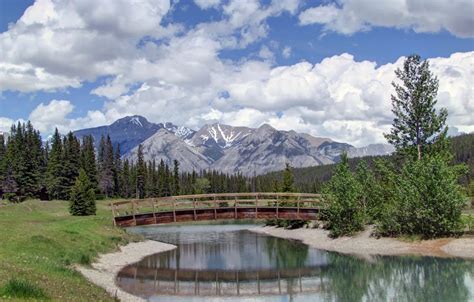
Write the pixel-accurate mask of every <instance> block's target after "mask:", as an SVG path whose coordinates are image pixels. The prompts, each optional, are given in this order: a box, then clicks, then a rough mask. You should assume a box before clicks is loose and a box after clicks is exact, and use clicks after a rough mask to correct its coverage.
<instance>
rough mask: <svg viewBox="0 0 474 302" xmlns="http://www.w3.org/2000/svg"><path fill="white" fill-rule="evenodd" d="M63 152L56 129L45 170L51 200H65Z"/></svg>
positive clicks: (65, 182)
mask: <svg viewBox="0 0 474 302" xmlns="http://www.w3.org/2000/svg"><path fill="white" fill-rule="evenodd" d="M63 168H64V152H63V142H62V140H61V135H60V134H59V131H58V129H57V128H56V130H55V131H54V135H53V138H52V144H51V151H50V152H49V161H48V165H47V168H46V188H47V189H48V194H49V197H50V198H52V199H66V197H67V186H66V184H67V180H66V177H65V175H64V169H63Z"/></svg>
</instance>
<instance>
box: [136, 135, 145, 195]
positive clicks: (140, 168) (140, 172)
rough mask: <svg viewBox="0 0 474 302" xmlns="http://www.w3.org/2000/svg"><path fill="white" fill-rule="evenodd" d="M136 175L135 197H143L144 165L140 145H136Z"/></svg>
mask: <svg viewBox="0 0 474 302" xmlns="http://www.w3.org/2000/svg"><path fill="white" fill-rule="evenodd" d="M136 170H137V172H136V173H137V175H136V186H137V187H136V195H137V198H144V197H145V179H146V178H145V177H146V165H145V160H144V159H143V146H142V144H140V145H138V152H137V168H136Z"/></svg>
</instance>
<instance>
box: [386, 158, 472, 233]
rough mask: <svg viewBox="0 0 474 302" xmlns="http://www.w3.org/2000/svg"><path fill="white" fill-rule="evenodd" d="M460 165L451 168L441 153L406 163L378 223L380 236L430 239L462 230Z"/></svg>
mask: <svg viewBox="0 0 474 302" xmlns="http://www.w3.org/2000/svg"><path fill="white" fill-rule="evenodd" d="M465 171H466V169H465V166H463V165H456V166H452V165H450V158H447V157H446V156H445V155H443V154H438V155H430V156H425V157H423V158H422V160H418V161H408V162H406V163H405V165H404V166H403V169H402V171H401V174H400V175H399V176H398V181H397V183H396V188H395V190H396V194H395V196H393V200H392V201H391V202H390V203H389V205H388V206H387V207H386V208H385V211H384V214H383V216H382V218H381V219H380V220H379V222H378V231H379V232H380V233H381V234H382V235H400V234H404V235H421V236H423V237H425V238H433V237H439V236H446V235H455V234H458V233H459V232H461V231H462V221H461V210H462V208H463V207H464V203H465V197H464V195H463V188H462V187H461V186H460V185H459V183H458V179H459V177H460V176H461V175H462V174H463V173H465Z"/></svg>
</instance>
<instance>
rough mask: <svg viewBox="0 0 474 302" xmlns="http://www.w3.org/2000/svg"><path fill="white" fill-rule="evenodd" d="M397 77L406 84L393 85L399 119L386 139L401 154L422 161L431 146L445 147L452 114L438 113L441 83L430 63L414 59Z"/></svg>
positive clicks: (394, 122) (404, 66) (409, 61)
mask: <svg viewBox="0 0 474 302" xmlns="http://www.w3.org/2000/svg"><path fill="white" fill-rule="evenodd" d="M395 74H396V75H397V77H398V79H399V80H400V81H401V82H402V84H401V85H400V84H397V83H395V82H394V83H392V85H393V87H394V88H395V91H396V95H392V105H393V109H392V112H393V113H394V115H395V119H394V120H393V126H392V129H391V131H390V133H389V134H385V138H386V139H387V140H388V142H389V143H391V144H393V145H394V146H395V147H396V149H397V151H399V152H403V153H407V152H408V153H410V154H413V155H415V154H416V156H415V158H417V159H418V160H421V158H422V155H423V153H426V152H429V149H430V146H431V145H433V144H435V143H437V142H441V143H442V142H443V139H444V138H445V137H446V133H447V127H446V126H445V124H446V118H447V116H448V112H447V110H446V109H444V108H443V109H441V110H440V111H439V113H438V112H437V111H436V109H435V105H436V103H437V100H436V95H437V93H438V79H437V78H436V77H435V76H434V75H433V74H432V73H431V71H430V70H429V63H428V61H426V60H425V61H423V60H421V58H420V56H418V55H411V56H409V57H408V58H407V59H406V60H405V62H404V64H403V69H397V70H396V71H395Z"/></svg>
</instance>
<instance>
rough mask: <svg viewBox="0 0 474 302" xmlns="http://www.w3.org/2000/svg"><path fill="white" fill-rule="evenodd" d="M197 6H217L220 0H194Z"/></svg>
mask: <svg viewBox="0 0 474 302" xmlns="http://www.w3.org/2000/svg"><path fill="white" fill-rule="evenodd" d="M194 3H196V5H197V6H199V7H200V8H201V9H209V8H212V7H218V6H219V4H220V3H221V0H194Z"/></svg>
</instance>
